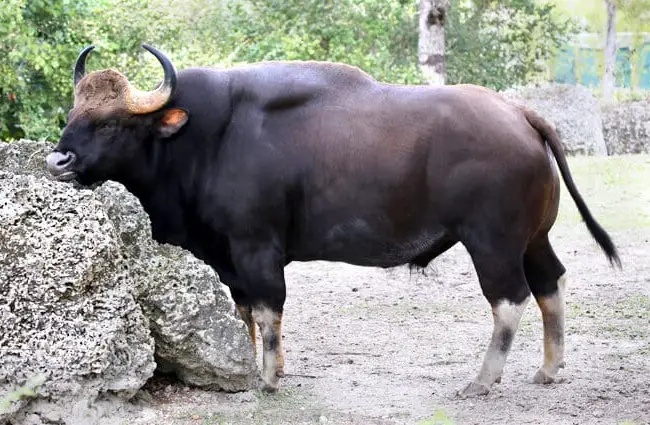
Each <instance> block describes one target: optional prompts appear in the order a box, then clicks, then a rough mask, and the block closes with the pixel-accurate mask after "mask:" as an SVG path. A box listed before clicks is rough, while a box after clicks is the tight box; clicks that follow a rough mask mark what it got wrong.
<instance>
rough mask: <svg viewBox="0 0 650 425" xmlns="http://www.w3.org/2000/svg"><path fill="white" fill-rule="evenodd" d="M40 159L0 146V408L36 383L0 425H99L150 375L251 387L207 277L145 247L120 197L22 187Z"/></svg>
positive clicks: (235, 322)
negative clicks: (50, 424) (20, 387)
mask: <svg viewBox="0 0 650 425" xmlns="http://www.w3.org/2000/svg"><path fill="white" fill-rule="evenodd" d="M51 147H52V145H51V144H48V143H36V142H28V141H22V142H17V143H12V144H9V145H7V144H4V143H0V173H2V174H1V177H0V323H2V331H1V332H0V347H2V349H3V350H4V349H5V347H7V351H6V354H5V351H3V352H2V360H3V361H2V362H0V399H2V398H3V395H5V394H7V391H9V390H10V389H11V388H14V387H15V385H17V384H23V383H24V382H25V380H26V379H28V378H30V377H33V376H36V377H41V376H42V375H38V373H39V372H43V373H44V374H45V382H44V383H43V385H42V386H41V387H40V388H39V389H38V390H37V393H38V397H37V398H36V399H34V400H27V401H25V400H23V401H20V402H15V403H11V404H10V406H9V408H8V409H5V410H4V411H3V410H2V409H3V407H2V406H1V405H0V412H2V413H0V423H3V419H6V418H7V417H9V416H11V417H12V418H13V419H12V421H13V422H12V423H13V424H28V423H38V422H37V421H36V420H37V419H38V418H41V419H43V420H44V421H46V420H49V421H54V422H56V421H58V422H60V423H66V424H67V423H84V424H96V423H100V422H101V418H102V417H106V415H107V414H108V413H107V412H108V411H109V410H110V408H109V407H110V406H113V407H115V403H114V402H113V401H111V400H113V399H117V400H118V401H119V400H124V399H128V398H130V397H132V396H133V394H134V393H135V392H136V391H137V390H138V389H139V388H140V387H141V386H142V385H143V384H144V383H145V382H146V380H147V379H148V378H150V377H151V376H152V375H153V372H154V369H155V368H158V369H159V370H162V371H165V372H172V373H175V374H176V375H177V376H178V377H179V378H180V379H181V380H182V381H184V382H186V383H187V384H192V385H199V386H205V387H210V388H214V389H223V390H226V391H240V390H246V389H250V388H252V387H254V385H255V383H256V382H257V372H258V370H257V364H256V361H255V358H254V356H253V351H252V347H251V345H250V340H249V337H248V332H247V330H246V327H245V325H244V323H243V322H242V321H241V320H240V319H239V317H238V315H237V313H236V312H235V311H236V309H235V306H234V303H233V302H232V301H231V299H230V296H229V293H228V290H227V288H226V287H225V286H224V285H222V284H221V283H220V282H219V280H218V278H217V276H216V274H215V273H214V272H213V271H212V269H211V268H209V267H208V266H207V265H205V264H204V263H203V262H201V261H199V260H197V259H195V258H194V257H193V256H192V255H191V254H189V253H188V252H187V251H185V250H182V249H180V248H177V247H172V246H168V245H160V244H158V243H156V242H154V241H153V240H152V238H151V231H150V222H149V219H148V216H147V214H146V213H145V212H144V211H143V209H142V207H141V205H140V203H139V202H138V200H137V199H136V198H135V197H134V196H132V195H131V194H130V193H128V192H127V191H126V190H125V189H124V187H123V186H121V185H119V184H117V183H112V182H108V183H105V184H104V185H102V186H100V187H99V188H97V189H96V190H95V191H90V190H77V189H74V188H73V187H72V185H71V184H67V183H60V182H54V181H51V180H49V179H46V178H42V177H41V178H37V177H35V176H32V175H30V174H36V175H40V176H46V174H45V172H44V171H43V164H44V157H45V155H46V154H47V153H48V152H49V150H50V149H51ZM38 163H40V164H41V165H40V167H39V166H38V165H36V164H38ZM30 164H31V165H30ZM2 170H9V171H11V172H10V173H8V172H7V171H2ZM20 174H23V175H20ZM27 353H29V354H27ZM5 359H6V360H5ZM102 403H103V404H102ZM107 403H108V404H107ZM71 406H77V407H75V408H71ZM102 406H103V407H102ZM107 406H108V407H107ZM35 415H36V416H35ZM44 415H45V416H44ZM46 415H50V416H51V417H46ZM80 417H85V418H86V419H83V420H78V419H79V418H80ZM75 421H77V422H75ZM58 422H57V423H58Z"/></svg>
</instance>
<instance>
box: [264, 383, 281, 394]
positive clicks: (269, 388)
mask: <svg viewBox="0 0 650 425" xmlns="http://www.w3.org/2000/svg"><path fill="white" fill-rule="evenodd" d="M279 389H280V381H276V382H275V383H273V382H266V381H265V380H262V384H261V390H262V391H264V392H265V393H277V392H278V390H279Z"/></svg>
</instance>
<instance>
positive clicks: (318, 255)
mask: <svg viewBox="0 0 650 425" xmlns="http://www.w3.org/2000/svg"><path fill="white" fill-rule="evenodd" d="M145 48H146V49H148V50H149V51H150V52H152V53H153V54H154V55H155V56H156V57H157V58H158V59H159V60H160V62H161V64H162V66H163V69H164V71H165V79H164V81H163V83H162V84H161V85H160V86H159V87H158V88H157V90H155V91H154V92H151V93H148V92H141V91H139V90H137V89H135V88H134V87H133V86H131V84H129V82H128V81H127V79H126V77H124V76H123V75H122V74H120V73H119V72H117V71H113V70H104V71H98V72H94V73H91V74H88V75H86V73H85V65H84V64H85V58H86V55H87V54H88V52H89V51H90V50H91V49H92V47H91V48H87V49H85V50H84V51H83V52H82V53H81V55H80V57H79V59H78V61H77V64H76V66H75V73H74V81H75V105H74V108H73V109H72V111H71V112H70V117H69V122H68V125H67V127H66V128H65V130H64V132H63V137H62V138H61V140H60V142H59V144H58V145H57V146H56V148H55V149H54V151H53V152H52V153H51V154H50V155H49V156H48V158H47V164H48V167H49V170H50V171H51V173H52V174H53V175H55V176H57V177H58V178H59V179H61V180H72V179H74V180H77V181H78V182H79V183H81V184H83V185H90V184H95V183H97V182H102V181H105V180H108V179H110V180H115V181H118V182H121V183H123V184H124V185H125V186H126V187H127V189H128V190H130V191H131V192H133V193H134V194H135V195H136V196H137V197H138V198H139V199H140V201H141V203H142V205H143V206H144V208H145V210H146V211H147V212H148V214H149V216H150V217H151V224H152V233H153V237H154V238H155V239H156V240H158V241H160V242H167V243H172V244H176V245H180V246H182V247H184V248H187V249H188V250H190V251H191V252H192V253H194V255H196V256H197V257H198V258H201V259H203V260H204V261H205V262H206V263H207V264H209V265H210V266H212V267H213V268H214V270H215V271H216V272H217V273H218V274H219V276H220V278H221V280H222V281H223V282H224V283H225V284H226V285H228V286H229V287H230V290H231V293H232V295H233V298H234V300H235V302H236V304H237V306H238V308H239V311H240V313H241V315H242V318H243V320H244V321H245V322H246V324H247V325H248V327H249V330H250V333H251V336H252V339H253V344H254V342H255V323H257V325H259V327H260V330H261V333H262V339H263V346H264V353H263V365H264V368H263V376H262V378H263V380H264V383H265V386H266V388H268V389H270V390H275V389H277V388H278V385H279V378H280V377H282V376H283V375H284V358H283V350H282V347H281V343H282V335H281V319H282V311H283V305H284V301H285V293H286V291H285V281H284V266H285V265H286V264H288V263H289V262H291V261H309V260H329V261H343V262H347V263H350V264H357V265H362V266H377V267H393V266H398V265H401V264H411V265H416V266H422V267H424V266H426V265H427V264H428V263H429V262H430V261H431V260H433V259H434V258H435V257H436V256H438V255H440V254H441V253H443V252H444V251H446V250H447V249H449V248H450V247H452V246H453V245H454V244H456V243H458V242H460V243H462V244H463V245H464V246H465V247H466V248H467V250H468V251H469V254H470V255H471V258H472V261H473V263H474V266H475V268H476V271H477V273H478V277H479V281H480V284H481V288H482V290H483V294H484V295H485V297H486V298H487V300H488V302H489V303H490V305H491V306H492V311H493V315H494V332H493V334H492V339H491V341H490V345H489V347H488V349H487V353H486V355H485V359H484V362H483V366H482V368H481V370H480V372H479V373H478V376H476V378H475V379H474V380H473V381H472V382H471V383H470V384H469V385H468V386H467V387H466V388H465V389H464V390H463V392H462V393H463V394H464V395H476V394H484V393H487V392H488V391H489V389H490V387H491V385H492V384H493V383H494V382H495V381H497V380H498V379H499V378H500V376H501V372H502V369H503V366H504V363H505V360H506V356H507V354H508V351H509V349H510V345H511V342H512V339H513V337H514V334H515V332H516V330H517V327H518V323H519V320H520V317H521V314H522V312H523V311H524V308H525V306H526V303H527V302H528V300H529V297H530V294H531V292H532V294H533V296H534V297H535V298H536V300H537V303H538V305H539V307H540V309H541V311H542V315H543V322H544V362H543V365H542V367H541V368H540V369H539V371H538V372H537V373H536V375H535V378H534V380H535V382H538V383H548V382H552V381H553V380H554V379H555V376H556V374H557V372H558V369H559V368H561V367H562V365H563V364H564V360H563V353H564V300H563V290H564V286H563V283H562V282H563V275H564V272H565V268H564V266H563V265H562V263H561V262H560V261H559V260H558V258H557V257H556V255H555V253H554V252H553V249H552V248H551V244H550V243H549V238H548V233H549V230H550V229H551V226H552V225H553V223H554V221H555V218H556V215H557V211H558V203H559V194H560V183H559V177H558V175H557V172H556V168H555V166H554V164H553V158H555V161H556V162H557V166H558V168H559V170H560V174H561V175H562V177H563V179H564V182H565V184H566V186H567V188H568V190H569V193H570V194H571V197H572V198H573V200H574V201H575V202H576V205H577V206H578V209H579V211H580V213H581V215H582V217H583V219H584V221H585V223H586V225H587V228H588V229H589V231H590V232H591V234H592V235H593V236H594V238H595V239H596V241H597V242H598V244H599V245H600V246H601V247H602V248H603V250H604V251H605V253H606V255H607V256H608V257H609V259H610V261H611V262H616V263H619V259H618V255H617V253H616V249H615V247H614V245H613V244H612V242H611V240H610V238H609V236H608V235H607V233H606V232H605V231H604V230H603V229H602V228H601V227H600V226H599V225H598V223H597V222H596V221H595V220H594V218H593V217H592V216H591V214H590V212H589V210H588V209H587V206H586V205H585V203H584V201H583V200H582V198H581V196H580V194H579V193H578V190H577V189H576V186H575V184H574V183H573V180H572V178H571V174H570V172H569V169H568V167H567V163H566V160H565V156H564V154H563V152H562V148H561V144H560V141H559V139H558V136H557V134H556V132H555V131H554V130H553V128H552V127H551V126H550V125H549V124H548V123H547V122H546V121H545V120H544V119H542V118H541V117H540V116H538V115H537V114H535V113H534V112H532V111H531V110H529V109H526V108H524V107H521V106H516V105H514V104H512V103H511V102H508V101H506V100H504V99H503V98H502V97H501V96H499V95H498V94H496V93H494V92H492V91H490V90H487V89H484V88H481V87H476V86H471V85H460V86H447V87H427V86H403V85H386V84H381V83H378V82H376V81H374V80H373V79H372V78H370V77H369V76H368V75H366V74H365V73H363V72H361V71H360V70H358V69H356V68H353V67H350V66H346V65H340V64H333V63H320V62H290V63H283V62H275V63H263V64H255V65H250V66H244V67H238V68H234V69H229V70H217V69H207V68H191V69H187V70H184V71H182V72H179V73H178V76H177V74H176V71H175V70H174V67H173V66H172V64H171V62H170V61H169V59H168V58H167V57H166V56H165V55H164V54H162V53H161V52H159V51H157V50H156V49H154V48H151V47H149V46H145ZM619 264H620V263H619Z"/></svg>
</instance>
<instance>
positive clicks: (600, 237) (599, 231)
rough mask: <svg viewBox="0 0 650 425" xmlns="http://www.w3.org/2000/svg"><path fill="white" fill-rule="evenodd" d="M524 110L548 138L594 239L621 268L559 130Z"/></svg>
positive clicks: (543, 135)
mask: <svg viewBox="0 0 650 425" xmlns="http://www.w3.org/2000/svg"><path fill="white" fill-rule="evenodd" d="M522 110H523V111H524V114H525V115H526V119H527V120H528V122H529V123H530V125H531V126H532V127H533V128H534V129H535V130H537V131H538V132H539V134H541V135H542V137H543V138H544V139H545V140H546V143H547V144H548V146H549V147H550V148H551V152H552V153H553V156H554V157H555V161H556V162H557V165H558V168H559V169H560V175H562V179H563V180H564V184H566V187H567V189H568V190H569V194H571V198H573V201H574V202H575V203H576V206H577V207H578V211H580V215H581V216H582V219H583V220H584V221H585V224H586V225H587V229H589V232H590V233H591V235H592V236H593V237H594V239H596V242H598V245H600V247H601V248H602V249H603V251H605V255H607V258H608V259H609V262H610V263H611V264H612V265H614V264H616V265H617V266H618V267H619V268H621V259H620V258H619V256H618V252H617V250H616V246H615V245H614V243H613V242H612V239H611V238H610V237H609V235H608V234H607V232H606V231H605V229H603V228H602V227H601V225H600V224H598V222H597V221H596V219H595V218H594V217H593V216H592V215H591V212H590V211H589V208H587V204H586V203H585V201H584V200H583V199H582V196H580V193H579V192H578V188H577V187H576V185H575V183H574V182H573V177H571V172H570V171H569V165H568V164H567V161H566V156H565V155H564V150H563V148H562V143H561V142H560V137H559V136H558V134H557V132H556V131H555V129H554V128H553V127H552V126H551V125H550V124H549V123H548V121H546V120H545V119H544V118H542V117H541V116H539V115H538V114H537V113H535V112H534V111H532V110H531V109H528V108H522Z"/></svg>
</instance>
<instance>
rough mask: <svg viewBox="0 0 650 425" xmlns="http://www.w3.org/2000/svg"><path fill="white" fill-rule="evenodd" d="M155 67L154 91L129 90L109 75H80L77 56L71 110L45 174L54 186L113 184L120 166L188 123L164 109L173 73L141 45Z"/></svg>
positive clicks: (82, 63) (82, 65)
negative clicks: (158, 80)
mask: <svg viewBox="0 0 650 425" xmlns="http://www.w3.org/2000/svg"><path fill="white" fill-rule="evenodd" d="M142 47H144V48H145V49H147V50H148V51H149V52H151V53H152V54H153V55H154V56H155V57H156V58H157V59H158V61H159V62H160V64H161V65H162V67H163V70H164V75H165V77H164V80H163V82H162V84H160V85H159V86H158V87H157V88H156V89H155V90H154V91H150V92H145V91H140V90H138V89H137V88H135V87H134V86H133V85H132V84H131V83H129V81H128V80H127V78H126V77H125V76H124V75H122V74H121V73H119V72H118V71H116V70H113V69H105V70H101V71H96V72H92V73H90V74H87V75H86V71H85V69H86V57H87V56H88V53H90V51H91V50H92V49H93V48H94V46H89V47H86V48H85V49H84V50H82V51H81V53H80V54H79V57H78V58H77V62H76V63H75V66H74V74H73V77H74V88H75V90H74V91H75V98H74V106H73V108H72V110H71V111H70V113H69V114H68V123H67V126H66V128H65V129H64V130H63V135H62V137H61V140H60V141H59V143H58V145H57V146H56V147H55V148H54V150H53V151H52V153H50V154H49V155H48V156H47V160H46V161H47V168H48V170H49V172H50V173H51V174H52V175H53V176H54V177H55V178H56V179H58V180H62V181H69V180H77V181H78V182H79V183H81V184H83V185H90V184H94V183H97V182H101V181H104V180H109V179H112V178H115V174H116V173H118V172H120V170H121V169H122V168H123V167H124V164H125V160H128V159H133V157H137V156H138V155H139V153H140V152H142V150H143V149H145V147H146V145H148V144H151V143H156V142H157V140H158V139H162V138H166V137H169V136H171V135H173V134H175V133H176V132H177V131H178V130H179V129H180V128H181V127H182V126H183V125H184V124H185V123H186V122H187V119H188V116H187V112H186V111H184V110H182V109H178V108H165V105H167V104H168V102H169V100H170V98H171V97H172V95H173V93H174V90H175V88H176V70H175V69H174V66H173V64H172V63H171V61H170V60H169V58H167V56H165V55H164V54H163V53H162V52H160V51H158V50H157V49H155V48H153V47H151V46H148V45H146V44H143V45H142Z"/></svg>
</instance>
